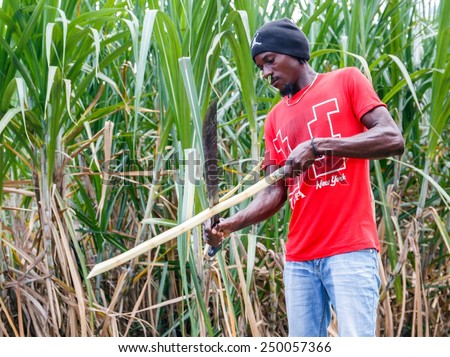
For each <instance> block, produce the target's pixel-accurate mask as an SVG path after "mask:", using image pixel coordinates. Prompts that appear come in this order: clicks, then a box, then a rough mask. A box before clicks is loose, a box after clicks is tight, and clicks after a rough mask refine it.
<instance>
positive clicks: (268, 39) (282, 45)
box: [251, 18, 310, 61]
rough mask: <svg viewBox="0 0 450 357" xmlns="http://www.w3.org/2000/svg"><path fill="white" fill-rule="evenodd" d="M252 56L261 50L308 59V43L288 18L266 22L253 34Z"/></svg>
mask: <svg viewBox="0 0 450 357" xmlns="http://www.w3.org/2000/svg"><path fill="white" fill-rule="evenodd" d="M251 51H252V58H253V61H254V60H255V56H257V55H259V54H260V53H262V52H277V53H282V54H285V55H290V56H293V57H298V58H302V59H305V60H307V61H309V58H310V54H309V43H308V39H307V38H306V36H305V34H304V33H303V32H302V31H301V30H300V29H299V28H298V26H297V25H296V24H295V23H294V22H293V21H292V20H290V19H288V18H284V19H281V20H275V21H271V22H268V23H266V24H265V25H264V26H262V27H261V28H260V29H259V30H258V31H256V33H255V36H253V40H252V44H251Z"/></svg>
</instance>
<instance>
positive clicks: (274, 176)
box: [87, 168, 284, 279]
mask: <svg viewBox="0 0 450 357" xmlns="http://www.w3.org/2000/svg"><path fill="white" fill-rule="evenodd" d="M283 176H284V170H283V168H280V169H278V170H276V171H274V172H273V173H271V174H270V175H269V176H266V177H265V178H264V179H262V180H260V181H259V182H257V183H255V184H254V185H252V186H250V187H249V188H247V189H246V190H245V191H243V192H241V193H239V194H237V195H235V196H233V197H230V198H229V199H227V200H225V201H223V202H220V203H218V204H217V205H215V206H213V207H211V208H207V209H205V210H204V211H202V212H200V213H199V214H197V215H195V216H194V217H192V218H190V219H188V220H187V221H185V222H183V223H181V224H180V225H178V226H176V227H173V228H171V229H169V230H167V231H165V232H163V233H161V234H159V235H157V236H156V237H154V238H152V239H149V240H147V241H145V242H143V243H141V244H139V245H137V246H136V247H134V248H132V249H130V250H129V251H127V252H125V253H122V254H119V255H118V256H116V257H114V258H111V259H108V260H105V261H104V262H101V263H99V264H96V265H95V266H94V268H92V270H91V272H90V273H89V275H88V276H87V278H88V279H90V278H93V277H94V276H96V275H99V274H101V273H104V272H105V271H108V270H111V269H113V268H115V267H117V266H119V265H122V264H123V263H125V262H127V261H129V260H131V259H133V258H135V257H137V256H138V255H141V254H143V253H145V252H147V251H149V250H150V249H152V248H155V247H158V246H160V245H161V244H164V243H167V242H168V241H170V240H172V239H174V238H176V237H178V236H179V235H180V234H182V233H184V232H187V231H188V230H190V229H192V228H194V227H195V226H197V225H199V224H201V223H203V222H205V221H206V220H207V219H209V218H211V217H212V216H214V215H215V214H218V213H220V212H222V211H225V210H226V209H228V208H230V207H233V206H235V205H237V204H239V203H241V202H242V201H244V200H246V199H248V198H250V197H252V196H254V195H255V194H257V193H258V192H259V191H261V190H263V189H265V188H267V187H269V186H270V185H272V184H273V183H275V182H276V181H278V180H280V179H281V178H283ZM149 222H150V220H149V219H144V220H142V223H143V224H146V223H149Z"/></svg>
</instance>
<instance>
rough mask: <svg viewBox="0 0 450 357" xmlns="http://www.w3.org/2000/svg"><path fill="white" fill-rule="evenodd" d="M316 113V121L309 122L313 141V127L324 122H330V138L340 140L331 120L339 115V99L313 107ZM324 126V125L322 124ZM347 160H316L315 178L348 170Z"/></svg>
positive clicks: (328, 157) (325, 158)
mask: <svg viewBox="0 0 450 357" xmlns="http://www.w3.org/2000/svg"><path fill="white" fill-rule="evenodd" d="M312 111H313V113H314V119H313V120H311V121H310V122H308V131H309V135H310V137H311V139H312V138H313V133H312V132H313V127H314V126H315V125H321V124H322V121H323V120H327V121H328V125H329V128H330V134H331V135H330V137H332V138H340V137H341V134H339V133H335V132H334V130H333V122H332V120H331V114H336V113H339V105H338V101H337V98H332V99H329V100H326V101H324V102H322V103H319V104H316V105H314V106H313V107H312ZM322 125H323V124H322ZM345 162H346V158H343V157H333V156H331V161H330V156H323V157H321V158H318V159H316V161H315V162H314V165H313V171H314V178H316V179H317V178H319V177H321V176H325V175H328V174H331V173H333V172H338V171H342V170H345V169H346V164H345Z"/></svg>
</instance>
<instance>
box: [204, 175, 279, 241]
mask: <svg viewBox="0 0 450 357" xmlns="http://www.w3.org/2000/svg"><path fill="white" fill-rule="evenodd" d="M277 168H278V167H277V166H268V167H267V168H266V175H270V174H271V173H272V172H274V171H275V170H276V169H277ZM286 199H287V191H286V186H285V183H284V180H279V181H277V182H275V183H274V184H273V185H271V186H269V187H267V188H266V189H264V190H263V191H261V192H259V193H258V194H256V195H255V197H254V198H253V200H252V201H251V202H250V204H249V205H248V206H247V207H246V208H245V209H244V210H242V211H240V212H238V213H236V214H235V215H234V216H231V217H229V218H226V219H221V220H220V222H219V224H218V225H216V226H215V227H210V226H208V225H205V239H206V242H207V243H208V244H210V245H212V246H217V245H219V243H220V242H221V241H222V239H223V238H224V237H227V236H228V235H229V234H230V233H231V232H235V231H239V230H241V229H243V228H245V227H248V226H250V225H252V224H256V223H259V222H262V221H264V220H266V219H267V218H269V217H271V216H273V215H274V214H275V213H276V212H278V210H279V209H280V208H281V207H282V206H283V205H284V203H285V202H286Z"/></svg>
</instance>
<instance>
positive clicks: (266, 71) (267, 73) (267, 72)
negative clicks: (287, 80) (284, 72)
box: [262, 66, 273, 79]
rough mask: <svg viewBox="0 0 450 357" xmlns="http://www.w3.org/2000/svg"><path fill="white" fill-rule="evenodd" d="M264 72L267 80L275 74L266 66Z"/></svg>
mask: <svg viewBox="0 0 450 357" xmlns="http://www.w3.org/2000/svg"><path fill="white" fill-rule="evenodd" d="M262 71H263V77H264V78H265V79H267V78H269V76H271V75H272V74H273V71H272V69H271V68H270V67H265V66H264V67H263V70H262Z"/></svg>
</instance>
